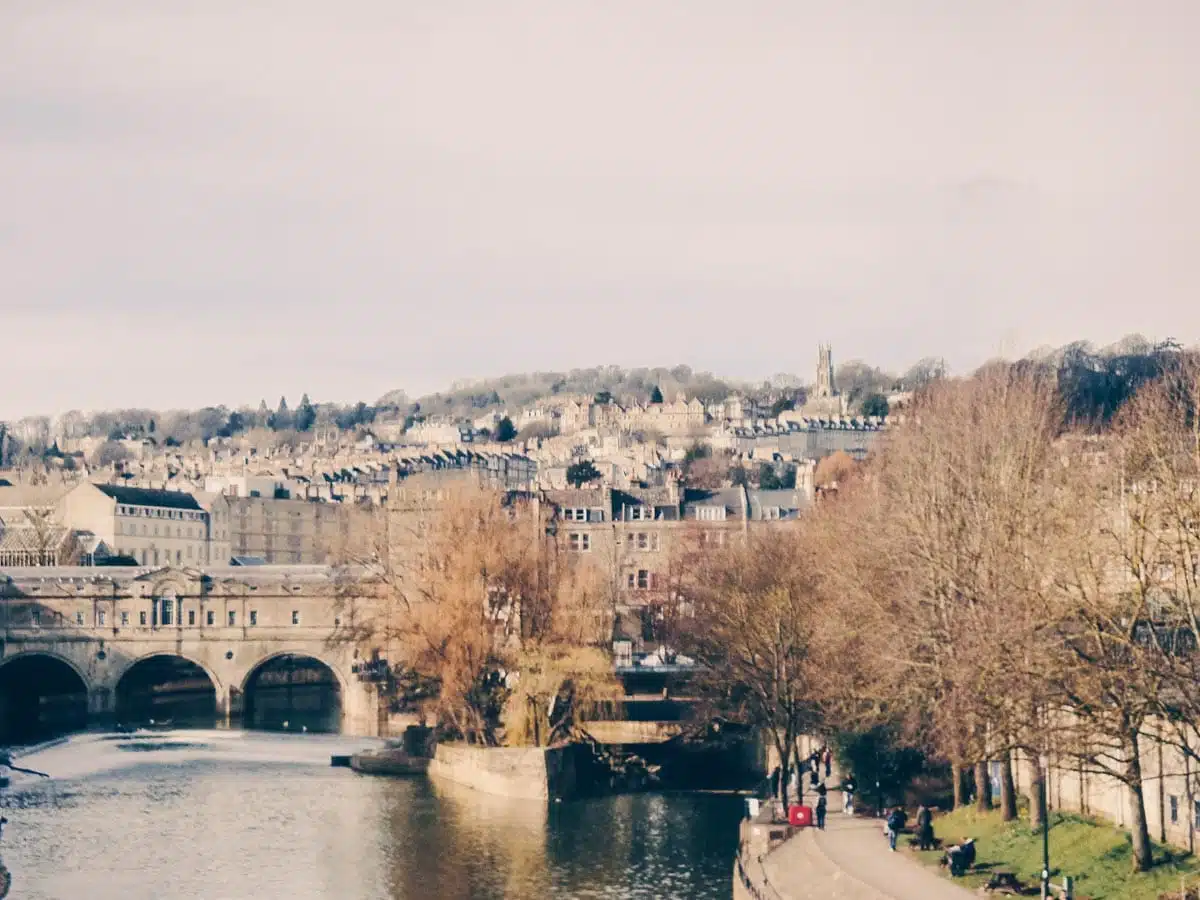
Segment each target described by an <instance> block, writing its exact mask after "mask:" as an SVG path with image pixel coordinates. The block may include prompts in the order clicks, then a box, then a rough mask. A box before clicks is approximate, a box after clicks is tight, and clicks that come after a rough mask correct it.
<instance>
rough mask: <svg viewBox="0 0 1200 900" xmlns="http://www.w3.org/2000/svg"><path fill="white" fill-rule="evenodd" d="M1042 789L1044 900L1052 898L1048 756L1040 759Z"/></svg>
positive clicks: (1040, 798)
mask: <svg viewBox="0 0 1200 900" xmlns="http://www.w3.org/2000/svg"><path fill="white" fill-rule="evenodd" d="M1038 765H1039V766H1041V772H1040V773H1039V776H1040V778H1041V781H1042V789H1041V791H1039V794H1040V796H1039V798H1038V803H1039V804H1040V805H1041V814H1042V900H1047V898H1049V896H1050V799H1049V797H1050V760H1049V758H1048V757H1047V756H1046V754H1044V753H1043V754H1042V755H1041V756H1039V757H1038Z"/></svg>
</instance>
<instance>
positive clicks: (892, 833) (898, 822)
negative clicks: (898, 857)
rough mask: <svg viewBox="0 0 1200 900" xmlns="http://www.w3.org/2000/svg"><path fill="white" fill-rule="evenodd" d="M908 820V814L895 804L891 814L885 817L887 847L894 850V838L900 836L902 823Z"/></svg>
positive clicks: (902, 827)
mask: <svg viewBox="0 0 1200 900" xmlns="http://www.w3.org/2000/svg"><path fill="white" fill-rule="evenodd" d="M907 821H908V816H907V815H905V813H904V810H903V809H901V808H900V807H899V806H897V807H896V808H895V809H893V810H892V812H891V815H889V816H888V817H887V836H888V848H889V849H890V850H891V851H892V852H893V853H895V852H896V839H897V838H898V837H899V836H900V832H902V831H903V830H904V823H905V822H907Z"/></svg>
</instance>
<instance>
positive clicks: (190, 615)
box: [188, 609, 196, 625]
mask: <svg viewBox="0 0 1200 900" xmlns="http://www.w3.org/2000/svg"><path fill="white" fill-rule="evenodd" d="M188 624H189V625H195V624H196V611H195V610H194V609H189V610H188Z"/></svg>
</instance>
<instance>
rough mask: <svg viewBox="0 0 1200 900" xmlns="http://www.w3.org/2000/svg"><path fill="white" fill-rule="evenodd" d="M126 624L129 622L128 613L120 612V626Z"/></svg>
mask: <svg viewBox="0 0 1200 900" xmlns="http://www.w3.org/2000/svg"><path fill="white" fill-rule="evenodd" d="M128 624H129V613H127V612H122V613H121V627H122V628H124V627H125V626H126V625H128Z"/></svg>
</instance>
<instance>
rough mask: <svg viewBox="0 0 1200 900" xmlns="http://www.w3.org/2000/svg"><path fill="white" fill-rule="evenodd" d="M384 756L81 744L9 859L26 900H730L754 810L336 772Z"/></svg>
mask: <svg viewBox="0 0 1200 900" xmlns="http://www.w3.org/2000/svg"><path fill="white" fill-rule="evenodd" d="M371 744H372V742H371V741H364V740H360V739H348V738H340V737H335V736H299V735H297V736H290V735H271V734H261V733H253V732H237V731H178V732H171V733H167V734H156V735H139V736H136V737H129V736H124V735H82V736H78V737H75V738H72V739H71V740H70V741H69V742H67V743H66V744H64V745H61V746H58V747H53V748H51V749H47V750H44V751H42V752H40V753H37V754H34V755H31V756H26V757H24V758H22V759H21V760H19V764H20V765H22V766H27V767H31V768H36V769H41V770H43V771H47V772H50V773H51V774H52V775H53V776H54V777H53V778H52V779H50V780H43V779H36V778H33V777H31V776H22V775H16V776H14V777H13V782H12V785H11V786H10V787H9V788H8V789H7V790H5V791H3V793H2V794H0V804H2V805H3V812H4V815H5V816H6V817H7V818H8V819H9V823H8V825H7V826H5V828H4V836H3V843H2V845H0V856H2V858H3V861H4V863H5V865H7V867H8V868H9V870H10V871H11V872H12V875H13V889H12V893H11V894H10V897H12V898H24V900H77V898H88V900H109V898H111V900H142V898H145V900H151V898H153V900H169V898H181V900H250V898H253V900H270V898H287V900H318V898H321V900H324V898H331V900H332V898H337V900H360V898H361V900H429V898H447V900H467V898H471V900H476V898H479V900H492V898H508V900H534V898H537V900H544V898H621V900H641V898H654V900H670V898H680V900H708V898H721V900H727V898H729V897H730V896H731V893H732V891H731V865H732V860H733V855H734V851H735V847H736V844H737V826H738V820H739V818H740V815H741V809H742V801H741V800H740V799H738V798H736V797H731V796H717V795H700V794H638V795H626V796H620V797H609V798H604V799H600V800H588V801H579V802H574V803H563V804H555V805H552V806H550V807H547V806H546V805H545V804H543V803H531V802H528V801H512V800H505V799H500V798H496V797H491V796H488V795H485V794H480V793H478V792H474V791H470V790H465V789H461V788H458V787H457V786H454V785H447V784H445V783H443V782H437V781H429V780H426V779H424V778H419V779H417V778H414V779H393V778H382V777H370V776H363V775H358V774H356V773H353V772H351V771H350V770H349V769H335V768H331V767H330V765H329V757H330V755H331V754H335V753H345V752H350V751H351V750H352V749H358V748H361V747H364V746H370V745H371Z"/></svg>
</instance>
